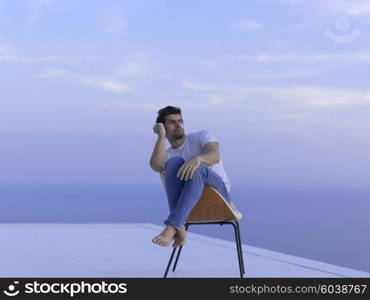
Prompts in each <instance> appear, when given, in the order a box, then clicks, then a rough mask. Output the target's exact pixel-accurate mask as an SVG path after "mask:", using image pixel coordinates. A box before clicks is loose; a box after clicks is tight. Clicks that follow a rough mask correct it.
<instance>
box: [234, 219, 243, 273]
mask: <svg viewBox="0 0 370 300" xmlns="http://www.w3.org/2000/svg"><path fill="white" fill-rule="evenodd" d="M235 224H236V228H237V233H238V237H239V249H240V258H241V262H242V270H243V274H245V267H244V258H243V249H242V239H241V235H240V226H239V222H238V221H235Z"/></svg>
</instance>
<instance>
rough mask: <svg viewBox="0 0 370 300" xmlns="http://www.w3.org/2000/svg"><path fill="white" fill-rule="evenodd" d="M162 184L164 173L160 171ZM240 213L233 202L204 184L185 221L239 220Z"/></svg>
mask: <svg viewBox="0 0 370 300" xmlns="http://www.w3.org/2000/svg"><path fill="white" fill-rule="evenodd" d="M160 175H161V180H162V183H163V184H164V176H165V175H164V173H162V172H161V173H160ZM241 218H242V214H241V213H240V212H239V211H238V210H237V209H236V207H235V205H234V204H233V203H229V202H227V201H226V200H225V198H224V197H223V196H222V195H221V194H220V193H219V192H218V191H217V190H216V189H215V188H213V187H211V186H208V185H206V186H205V187H204V190H203V193H202V195H201V197H200V199H199V200H198V202H197V204H196V205H195V206H194V208H193V209H192V211H191V212H190V214H189V216H188V218H187V220H186V222H187V223H197V222H220V221H232V220H237V221H239V220H240V219H241Z"/></svg>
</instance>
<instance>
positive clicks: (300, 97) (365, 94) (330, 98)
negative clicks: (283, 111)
mask: <svg viewBox="0 0 370 300" xmlns="http://www.w3.org/2000/svg"><path fill="white" fill-rule="evenodd" d="M182 86H183V87H184V88H185V89H188V90H192V91H198V92H201V93H202V92H203V93H204V99H206V101H208V102H209V103H212V104H219V105H223V104H226V105H233V104H235V105H236V104H238V105H245V106H249V105H255V104H258V105H262V104H263V103H264V102H266V103H272V104H273V103H275V104H276V105H282V104H286V105H289V106H290V107H297V108H327V107H337V106H351V105H352V106H368V105H370V90H358V89H341V88H323V87H316V86H312V87H306V86H296V87H269V86H267V87H266V86H265V87H255V86H220V85H210V84H202V83H196V82H192V81H189V80H185V81H184V82H183V84H182ZM215 95H217V97H218V98H215ZM212 99H222V101H212ZM264 105H266V104H264Z"/></svg>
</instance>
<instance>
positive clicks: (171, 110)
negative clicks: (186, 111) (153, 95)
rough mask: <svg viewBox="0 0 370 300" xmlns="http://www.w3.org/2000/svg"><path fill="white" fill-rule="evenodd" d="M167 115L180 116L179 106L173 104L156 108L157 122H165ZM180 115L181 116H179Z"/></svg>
mask: <svg viewBox="0 0 370 300" xmlns="http://www.w3.org/2000/svg"><path fill="white" fill-rule="evenodd" d="M168 115H180V116H181V108H180V107H175V106H170V105H169V106H166V107H163V108H161V109H160V110H158V117H157V123H163V125H164V123H165V121H166V116H168ZM181 117H182V116H181Z"/></svg>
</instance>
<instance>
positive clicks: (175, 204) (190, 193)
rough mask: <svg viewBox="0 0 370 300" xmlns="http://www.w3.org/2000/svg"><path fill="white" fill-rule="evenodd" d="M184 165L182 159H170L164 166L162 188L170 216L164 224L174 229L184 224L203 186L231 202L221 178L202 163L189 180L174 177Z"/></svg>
mask: <svg viewBox="0 0 370 300" xmlns="http://www.w3.org/2000/svg"><path fill="white" fill-rule="evenodd" d="M184 163H185V160H184V159H183V158H182V157H171V158H170V159H169V160H168V161H167V162H166V165H165V169H166V175H165V183H164V186H165V189H166V193H167V199H168V206H169V209H170V215H169V217H168V218H167V220H165V221H164V223H165V224H167V225H172V226H174V227H176V229H179V228H180V227H181V226H182V225H183V224H184V223H185V221H186V219H187V217H188V215H189V214H190V212H191V210H192V209H193V207H194V206H195V204H196V203H197V202H198V200H199V199H200V197H201V195H202V193H203V189H204V186H205V185H209V186H211V187H213V188H215V189H216V190H217V191H218V192H219V193H220V194H221V195H222V196H223V197H224V198H225V200H226V201H228V202H231V200H230V195H229V192H228V191H227V189H226V186H225V184H224V182H223V181H222V178H221V176H220V175H218V174H217V173H216V172H215V171H213V170H212V169H211V168H210V167H208V166H207V165H206V164H204V163H201V164H200V165H199V167H198V168H197V169H196V170H195V172H194V174H193V177H192V178H191V179H188V180H181V179H180V178H178V177H176V175H177V171H178V170H179V168H180V167H181V166H182V165H183V164H184Z"/></svg>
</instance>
